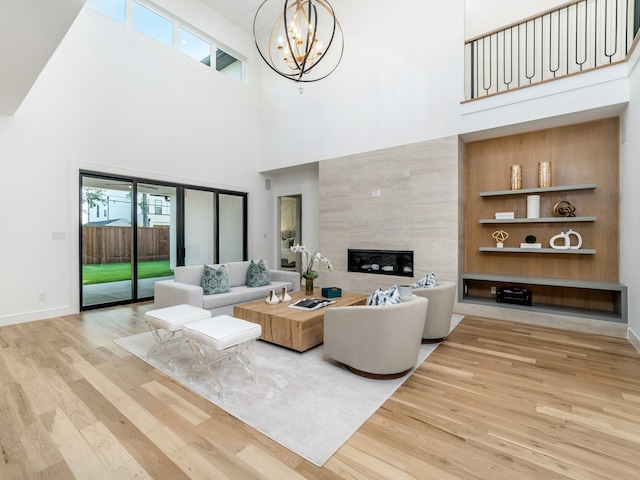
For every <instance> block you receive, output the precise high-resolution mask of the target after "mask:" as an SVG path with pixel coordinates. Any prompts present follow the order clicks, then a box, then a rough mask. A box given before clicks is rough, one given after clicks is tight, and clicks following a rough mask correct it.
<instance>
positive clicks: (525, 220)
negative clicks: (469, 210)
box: [480, 217, 596, 223]
mask: <svg viewBox="0 0 640 480" xmlns="http://www.w3.org/2000/svg"><path fill="white" fill-rule="evenodd" d="M595 221H596V217H547V218H509V219H505V220H497V219H495V218H481V219H480V223H566V222H595Z"/></svg>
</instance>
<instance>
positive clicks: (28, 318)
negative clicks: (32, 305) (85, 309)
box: [0, 307, 78, 327]
mask: <svg viewBox="0 0 640 480" xmlns="http://www.w3.org/2000/svg"><path fill="white" fill-rule="evenodd" d="M73 313H78V312H77V311H74V310H73V309H72V308H71V307H65V308H54V309H51V310H38V311H35V312H27V313H21V314H19V315H6V316H3V317H0V327H4V326H7V325H17V324H18V323H27V322H35V321H36V320H46V319H47V318H53V317H60V316H63V315H71V314H73Z"/></svg>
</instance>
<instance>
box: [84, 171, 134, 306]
mask: <svg viewBox="0 0 640 480" xmlns="http://www.w3.org/2000/svg"><path fill="white" fill-rule="evenodd" d="M131 188H132V182H130V181H126V180H118V179H115V180H114V179H111V178H103V177H95V176H84V175H83V176H82V187H81V190H82V199H81V203H82V207H81V208H82V212H81V213H82V216H81V218H82V220H81V223H82V225H81V229H82V234H81V235H82V265H81V269H82V271H81V280H82V307H88V306H92V305H102V304H112V303H119V302H125V301H130V300H131V299H132V289H131V278H132V268H131V253H132V234H131V224H132V222H131V219H132V216H131Z"/></svg>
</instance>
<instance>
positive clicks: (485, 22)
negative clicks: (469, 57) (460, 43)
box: [464, 0, 567, 39]
mask: <svg viewBox="0 0 640 480" xmlns="http://www.w3.org/2000/svg"><path fill="white" fill-rule="evenodd" d="M565 3H567V0H536V1H535V2H532V1H530V0H465V2H464V14H465V39H469V38H473V37H476V36H478V35H482V34H484V33H487V32H490V31H492V30H496V29H498V28H501V27H504V26H506V25H509V24H511V23H514V22H518V21H520V20H522V19H524V18H528V17H531V16H534V15H537V14H539V13H541V12H544V11H546V10H550V9H552V8H555V7H557V6H559V5H562V4H565Z"/></svg>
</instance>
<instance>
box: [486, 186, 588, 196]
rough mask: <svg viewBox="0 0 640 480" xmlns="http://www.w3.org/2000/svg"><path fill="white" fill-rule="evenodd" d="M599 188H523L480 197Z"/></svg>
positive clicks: (499, 191)
mask: <svg viewBox="0 0 640 480" xmlns="http://www.w3.org/2000/svg"><path fill="white" fill-rule="evenodd" d="M597 186H598V184H596V183H584V184H581V185H561V186H558V187H544V188H521V189H520V190H497V191H495V192H480V196H481V197H497V196H501V195H531V194H536V193H550V192H566V191H569V190H593V189H594V188H596V187H597Z"/></svg>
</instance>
